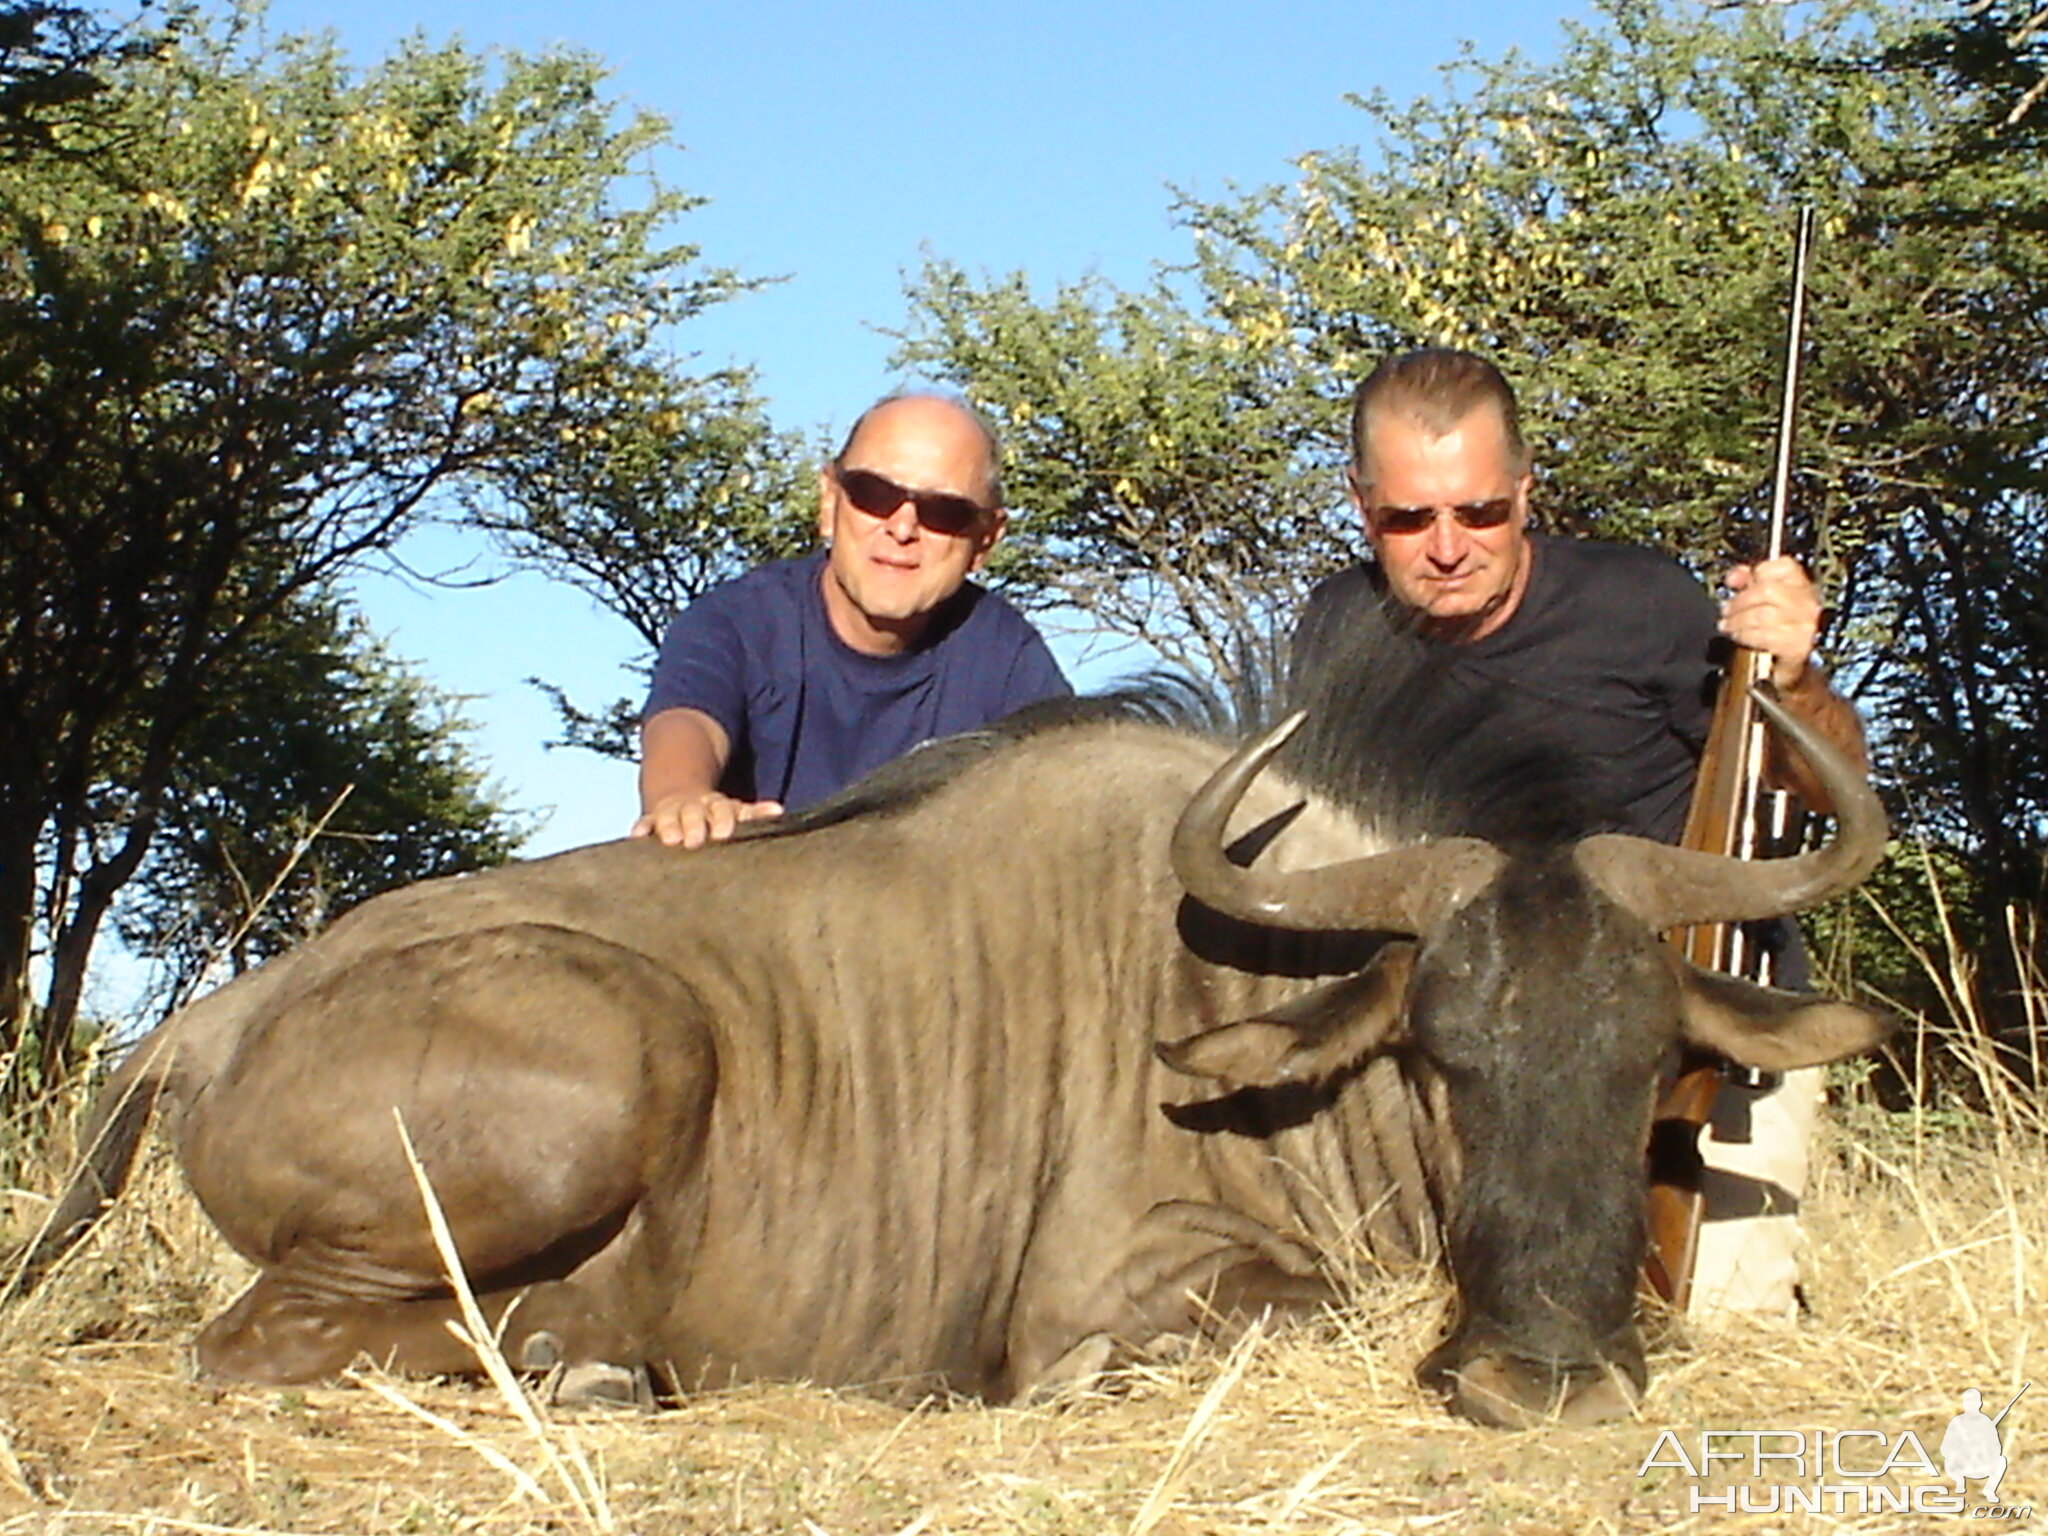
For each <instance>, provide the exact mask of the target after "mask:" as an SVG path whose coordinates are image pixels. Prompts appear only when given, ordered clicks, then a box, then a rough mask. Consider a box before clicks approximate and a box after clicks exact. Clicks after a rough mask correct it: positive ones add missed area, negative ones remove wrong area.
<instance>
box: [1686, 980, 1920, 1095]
mask: <svg viewBox="0 0 2048 1536" xmlns="http://www.w3.org/2000/svg"><path fill="white" fill-rule="evenodd" d="M1678 983H1679V991H1680V992H1681V993H1682V994H1683V997H1684V1006H1683V1012H1684V1028H1685V1036H1686V1038H1687V1039H1688V1040H1689V1041H1691V1042H1692V1043H1693V1044H1694V1045H1700V1046H1705V1047H1706V1048H1707V1049H1708V1050H1712V1051H1718V1052H1719V1053H1720V1054H1721V1055H1723V1056H1726V1057H1727V1058H1728V1059H1729V1060H1731V1061H1739V1062H1741V1063H1742V1064H1743V1065H1744V1066H1749V1067H1758V1068H1761V1069H1762V1070H1764V1071H1766V1072H1785V1071H1789V1070H1791V1069H1792V1068H1793V1067H1817V1066H1819V1065H1820V1064H1821V1063H1822V1062H1827V1061H1839V1060H1841V1059H1842V1058H1843V1057H1844V1056H1854V1055H1855V1054H1856V1053H1857V1052H1858V1051H1862V1050H1868V1049H1869V1048H1870V1047H1871V1046H1873V1045H1875V1044H1877V1042H1878V1041H1880V1040H1882V1039H1883V1038H1884V1037H1885V1036H1886V1035H1887V1034H1889V1033H1890V1032H1891V1028H1892V1021H1891V1020H1890V1019H1888V1018H1886V1017H1885V1016H1884V1015H1883V1014H1880V1013H1873V1012H1871V1011H1870V1010H1869V1009H1867V1008H1859V1007H1858V1006H1856V1004H1854V1003H1844V1002H1840V1001H1838V1000H1837V999H1835V998H1831V997H1815V996H1814V995H1813V994H1811V993H1809V992H1781V991H1779V990H1778V989H1777V988H1775V987H1760V986H1758V985H1756V983H1754V982H1749V981H1738V980H1737V979H1736V978H1735V977H1733V976H1724V975H1722V974H1721V973H1720V972H1719V971H1705V970H1701V969H1700V968H1699V967H1698V966H1695V965H1690V964H1688V963H1686V962H1684V961H1679V962H1678Z"/></svg>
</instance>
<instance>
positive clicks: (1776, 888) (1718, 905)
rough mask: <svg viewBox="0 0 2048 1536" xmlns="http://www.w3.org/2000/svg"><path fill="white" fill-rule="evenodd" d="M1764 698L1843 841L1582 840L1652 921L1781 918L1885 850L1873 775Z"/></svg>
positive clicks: (1597, 864)
mask: <svg viewBox="0 0 2048 1536" xmlns="http://www.w3.org/2000/svg"><path fill="white" fill-rule="evenodd" d="M1752 692H1753V693H1755V696H1756V701H1757V707H1758V708H1760V709H1761V710H1763V712H1764V715H1765V718H1767V719H1768V720H1769V721H1770V722H1771V724H1772V725H1773V726H1774V727H1775V728H1776V729H1778V730H1780V731H1783V732H1784V733H1785V735H1786V737H1787V738H1788V739H1789V740H1790V741H1791V743H1792V746H1793V748H1794V750H1796V751H1797V752H1798V753H1799V755H1800V756H1801V757H1802V758H1804V759H1805V760H1806V763H1807V765H1808V766H1809V767H1810V768H1812V769H1813V772H1814V776H1815V777H1816V778H1817V779H1819V780H1820V784H1821V787H1822V788H1823V789H1824V790H1826V791H1827V795H1828V798H1829V799H1830V800H1832V801H1833V802H1834V806H1835V817H1836V830H1835V836H1834V840H1833V841H1832V842H1830V843H1828V844H1827V846H1825V847H1823V848H1817V849H1815V850H1814V851H1813V852H1811V853H1803V854H1800V855H1798V856H1797V857H1795V858H1789V859H1762V860H1752V859H1736V858H1728V857H1725V856H1723V855H1721V854H1716V853H1697V852H1693V851H1690V850H1687V849H1684V848H1671V847H1667V846H1665V845H1664V844H1663V843H1657V842H1651V841H1650V840H1649V839H1647V838H1641V837H1624V836H1620V835H1615V834H1607V835H1602V836H1599V837H1589V838H1587V839H1586V840H1585V841H1584V842H1583V843H1581V844H1579V850H1578V858H1579V867H1580V868H1581V869H1583V870H1584V871H1585V872H1586V874H1587V876H1588V877H1589V878H1591V879H1592V880H1593V881H1594V882H1595V883H1596V884H1598V885H1599V886H1600V888H1601V889H1602V890H1604V891H1606V892H1607V894H1608V895H1609V896H1611V897H1613V898H1614V900H1615V901H1617V902H1619V903H1620V904H1621V905H1622V906H1624V907H1626V908H1628V909H1629V911H1631V912H1633V913H1635V914H1636V915H1637V916H1638V917H1640V918H1641V919H1642V920H1643V921H1644V922H1645V923H1647V924H1648V925H1649V926H1650V927H1652V928H1658V929H1662V928H1679V927H1684V926H1686V925H1688V924H1691V923H1739V922H1747V921H1749V920H1750V919H1752V918H1759V917H1779V916H1782V915H1783V914H1785V913H1787V912H1796V911H1798V910H1800V909H1801V908H1803V907H1810V906H1812V905H1813V904H1814V903H1815V902H1817V901H1823V900H1825V899H1826V898H1828V897H1830V896H1833V895H1835V894H1836V893H1837V892H1840V891H1846V890H1848V889H1849V888H1850V887H1851V886H1853V885H1855V884H1856V883H1857V882H1858V881H1860V880H1862V879H1863V877H1864V876H1865V875H1867V874H1869V873H1870V872H1871V870H1873V869H1875V868H1876V867H1877V863H1878V861H1879V860H1880V859H1882V858H1883V857H1884V844H1885V837H1886V835H1887V833H1886V824H1885V814H1884V806H1883V805H1882V804H1881V803H1880V802H1879V800H1878V798H1877V792H1876V791H1875V790H1873V789H1872V788H1871V787H1870V781H1869V780H1868V779H1867V778H1866V777H1865V776H1864V775H1863V774H1862V773H1861V772H1860V771H1859V770H1858V769H1857V767H1856V765H1855V764H1854V763H1852V762H1850V761H1849V759H1848V758H1847V757H1845V756H1843V755H1842V754H1841V753H1840V752H1838V751H1837V750H1836V749H1835V748H1834V747H1833V746H1831V745H1829V743H1828V742H1827V741H1826V740H1825V739H1824V738H1823V737H1822V736H1821V734H1820V733H1819V732H1818V731H1816V730H1815V729H1814V728H1813V727H1812V726H1810V725H1807V724H1806V723H1805V722H1803V721H1801V720H1799V719H1796V718H1795V717H1794V716H1793V715H1792V714H1790V713H1789V712H1788V711H1787V710H1786V709H1785V708H1784V707H1783V706H1782V705H1780V704H1779V703H1778V702H1777V701H1776V700H1774V699H1772V698H1769V697H1767V696H1766V695H1765V694H1764V693H1762V692H1761V691H1759V690H1752Z"/></svg>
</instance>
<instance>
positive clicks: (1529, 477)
mask: <svg viewBox="0 0 2048 1536" xmlns="http://www.w3.org/2000/svg"><path fill="white" fill-rule="evenodd" d="M1535 486H1536V475H1535V472H1534V471H1533V470H1527V469H1525V470H1523V471H1522V478H1521V479H1519V480H1517V481H1516V482H1515V516H1516V517H1518V518H1519V519H1520V520H1521V526H1522V527H1524V528H1529V527H1533V526H1534V525H1535V521H1536V520H1535V519H1534V518H1533V517H1531V516H1530V515H1529V492H1530V491H1532V490H1533V489H1535Z"/></svg>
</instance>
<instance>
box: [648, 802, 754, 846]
mask: <svg viewBox="0 0 2048 1536" xmlns="http://www.w3.org/2000/svg"><path fill="white" fill-rule="evenodd" d="M781 814H782V806H781V804H780V803H779V802H777V801H774V800H735V799H733V797H732V796H731V795H721V794H720V793H719V792H718V791H717V790H715V789H714V790H711V791H709V792H708V793H705V794H701V795H670V796H668V797H667V798H666V799H664V800H661V801H659V802H657V803H656V805H655V806H654V808H653V809H652V810H650V811H649V812H647V814H646V815H644V816H642V817H641V818H640V819H639V820H638V821H636V822H634V823H633V829H632V831H631V832H629V833H628V834H627V835H628V836H630V837H651V838H653V839H654V840H655V841H656V842H660V843H665V844H667V845H668V846H669V847H671V848H677V847H681V848H702V847H703V846H704V845H705V844H706V843H722V842H724V841H725V840H726V839H727V838H729V837H731V836H732V835H733V833H734V832H735V831H736V830H738V828H739V824H740V823H741V822H743V821H764V820H766V819H767V818H768V817H771V816H780V815H781Z"/></svg>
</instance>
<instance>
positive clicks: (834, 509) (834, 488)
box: [818, 464, 839, 544]
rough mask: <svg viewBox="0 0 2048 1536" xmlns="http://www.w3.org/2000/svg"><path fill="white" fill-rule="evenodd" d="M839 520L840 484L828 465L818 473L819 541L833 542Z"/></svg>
mask: <svg viewBox="0 0 2048 1536" xmlns="http://www.w3.org/2000/svg"><path fill="white" fill-rule="evenodd" d="M838 519H839V484H838V482H837V481H835V480H834V479H833V478H832V466H831V465H829V464H828V465H826V466H825V467H824V468H823V469H820V470H819V471H818V541H819V542H820V543H822V544H830V543H831V542H832V532H833V528H834V525H835V524H836V523H837V522H838Z"/></svg>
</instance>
